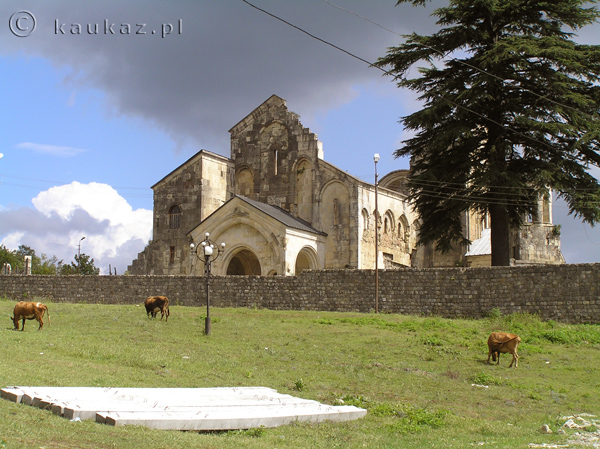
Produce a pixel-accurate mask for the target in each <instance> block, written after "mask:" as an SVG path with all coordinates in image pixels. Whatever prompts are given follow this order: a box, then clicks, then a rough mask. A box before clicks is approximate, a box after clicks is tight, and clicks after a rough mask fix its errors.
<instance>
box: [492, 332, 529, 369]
mask: <svg viewBox="0 0 600 449" xmlns="http://www.w3.org/2000/svg"><path fill="white" fill-rule="evenodd" d="M520 342H521V338H519V336H518V335H515V334H507V333H506V332H492V334H491V335H490V336H489V338H488V349H489V352H488V359H487V362H488V363H490V357H491V358H492V361H494V362H495V361H496V356H497V357H498V363H496V364H497V365H499V364H500V354H501V353H508V354H512V356H513V359H512V362H510V365H508V367H509V368H510V367H511V366H512V365H513V363H514V364H515V368H516V367H517V365H518V364H519V354H517V348H518V347H519V343H520Z"/></svg>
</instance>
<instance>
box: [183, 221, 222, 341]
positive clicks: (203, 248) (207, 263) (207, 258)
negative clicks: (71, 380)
mask: <svg viewBox="0 0 600 449" xmlns="http://www.w3.org/2000/svg"><path fill="white" fill-rule="evenodd" d="M209 237H210V234H209V233H208V232H207V233H206V234H205V235H204V240H202V241H201V242H200V248H197V247H196V246H195V245H194V244H193V243H190V252H191V253H193V254H196V257H197V258H198V259H200V260H201V261H202V262H204V276H205V280H206V319H205V320H204V333H205V334H206V335H210V287H209V286H210V269H211V265H212V263H213V262H214V261H215V260H217V258H218V257H219V256H220V255H221V253H223V251H225V243H221V245H220V246H219V247H217V244H216V243H215V242H213V241H212V240H210V239H209ZM215 250H216V251H215Z"/></svg>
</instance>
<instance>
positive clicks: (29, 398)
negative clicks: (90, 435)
mask: <svg viewBox="0 0 600 449" xmlns="http://www.w3.org/2000/svg"><path fill="white" fill-rule="evenodd" d="M1 396H2V397H3V398H5V399H8V400H11V401H14V402H21V403H23V404H27V405H32V406H34V407H40V408H44V409H48V410H51V411H52V413H54V414H58V415H61V416H64V417H65V418H67V419H75V418H78V419H81V420H85V419H95V420H96V421H97V422H99V423H104V424H109V425H114V426H121V425H143V426H146V427H150V428H154V429H169V430H233V429H250V428H255V427H261V426H262V427H277V426H281V425H284V424H289V423H292V422H295V421H307V422H321V421H325V420H329V421H349V420H354V419H359V418H362V417H363V416H365V415H366V413H367V411H366V410H364V409H360V408H357V407H352V406H330V405H326V404H321V403H319V402H317V401H311V400H307V399H302V398H298V397H295V396H290V395H287V394H279V393H278V392H277V391H276V390H273V389H271V388H265V387H240V388H236V387H233V388H102V387H7V388H3V389H2V390H1Z"/></svg>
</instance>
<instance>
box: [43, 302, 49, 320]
mask: <svg viewBox="0 0 600 449" xmlns="http://www.w3.org/2000/svg"><path fill="white" fill-rule="evenodd" d="M44 307H45V308H46V316H47V317H48V324H50V310H48V306H47V305H45V304H44Z"/></svg>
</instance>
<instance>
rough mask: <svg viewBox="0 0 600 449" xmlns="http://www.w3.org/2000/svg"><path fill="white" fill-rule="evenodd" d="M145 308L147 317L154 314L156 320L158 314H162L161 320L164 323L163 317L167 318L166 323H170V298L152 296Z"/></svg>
mask: <svg viewBox="0 0 600 449" xmlns="http://www.w3.org/2000/svg"><path fill="white" fill-rule="evenodd" d="M144 306H146V315H148V316H150V314H152V318H155V317H156V314H157V313H158V312H160V320H161V321H162V319H163V317H166V318H165V321H169V298H167V297H166V296H150V297H148V299H146V302H145V303H144Z"/></svg>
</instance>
